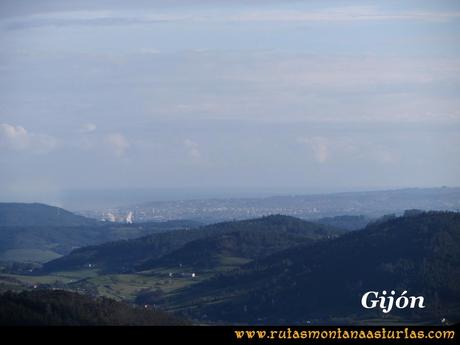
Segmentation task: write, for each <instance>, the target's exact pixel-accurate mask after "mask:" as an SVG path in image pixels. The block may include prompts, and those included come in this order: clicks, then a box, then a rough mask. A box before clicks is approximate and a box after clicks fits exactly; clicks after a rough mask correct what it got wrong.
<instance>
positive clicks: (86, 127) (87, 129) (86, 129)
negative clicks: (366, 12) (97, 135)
mask: <svg viewBox="0 0 460 345" xmlns="http://www.w3.org/2000/svg"><path fill="white" fill-rule="evenodd" d="M96 128H97V126H96V125H95V124H94V123H91V122H88V123H85V124H83V125H82V126H81V128H80V132H81V133H91V132H94V131H95V130H96Z"/></svg>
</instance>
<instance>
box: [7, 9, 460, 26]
mask: <svg viewBox="0 0 460 345" xmlns="http://www.w3.org/2000/svg"><path fill="white" fill-rule="evenodd" d="M459 18H460V12H459V11H416V10H411V11H397V12H395V11H387V10H384V9H382V8H378V7H375V6H344V7H329V8H328V7H325V8H322V9H314V10H313V9H311V8H304V9H297V10H289V9H277V10H273V9H267V8H264V7H259V8H257V9H250V8H243V9H241V10H231V11H230V10H228V8H222V9H220V8H219V7H213V8H212V7H211V8H209V9H208V10H203V9H200V10H199V11H193V10H187V11H181V10H176V11H174V12H172V11H171V10H160V9H155V12H153V11H151V10H148V9H147V10H143V11H133V10H131V11H129V10H124V11H119V10H118V11H117V10H113V11H97V10H95V11H68V12H54V13H42V14H35V15H30V16H24V17H20V18H12V19H9V20H7V21H6V25H7V27H8V28H10V29H22V28H27V27H41V26H68V25H78V26H101V25H102V26H126V25H149V24H158V23H162V22H166V23H168V22H178V21H180V22H206V23H219V22H294V23H295V22H303V23H309V22H310V23H311V22H356V21H388V20H413V21H438V22H439V21H441V22H444V21H450V20H456V19H459Z"/></svg>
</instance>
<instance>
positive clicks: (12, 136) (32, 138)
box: [0, 123, 57, 153]
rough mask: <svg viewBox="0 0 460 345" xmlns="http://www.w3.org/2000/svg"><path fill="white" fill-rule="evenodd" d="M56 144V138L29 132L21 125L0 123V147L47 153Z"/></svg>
mask: <svg viewBox="0 0 460 345" xmlns="http://www.w3.org/2000/svg"><path fill="white" fill-rule="evenodd" d="M56 145H57V140H56V139H55V138H53V137H51V136H49V135H45V134H36V133H29V132H28V131H27V130H26V129H25V128H24V127H22V126H14V125H10V124H7V123H1V124H0V148H4V149H10V150H16V151H30V152H33V153H47V152H49V151H51V150H53V149H54V148H55V147H56Z"/></svg>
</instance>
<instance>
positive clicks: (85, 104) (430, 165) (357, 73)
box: [0, 0, 460, 201]
mask: <svg viewBox="0 0 460 345" xmlns="http://www.w3.org/2000/svg"><path fill="white" fill-rule="evenodd" d="M459 95H460V1H442V0H433V1H419V0H418V1H401V0H398V1H396V0H395V1H391V0H388V1H324V0H322V1H286V0H283V1H265V0H264V1H262V0H259V1H235V0H232V1H230V0H227V1H225V0H220V1H194V0H183V1H179V0H177V1H95V0H91V1H89V0H88V1H40V0H39V1H32V0H31V1H21V0H19V1H18V0H11V1H10V0H8V1H4V0H0V200H3V201H7V200H28V201H30V200H39V201H56V200H57V199H56V198H58V195H59V193H60V192H61V191H63V190H66V189H77V190H78V189H119V188H159V187H164V188H171V187H174V188H179V189H180V188H195V189H200V188H203V189H217V190H219V189H221V190H224V189H227V190H228V189H230V190H231V189H232V188H240V189H245V188H248V189H254V188H255V189H257V188H258V189H263V188H267V187H270V188H272V189H277V190H280V191H282V190H283V189H284V188H286V190H288V189H291V190H292V189H294V190H296V189H298V190H299V191H302V192H308V191H321V190H323V191H341V190H356V189H376V188H393V187H414V186H419V187H424V186H441V185H448V186H455V185H456V186H458V185H460V97H459Z"/></svg>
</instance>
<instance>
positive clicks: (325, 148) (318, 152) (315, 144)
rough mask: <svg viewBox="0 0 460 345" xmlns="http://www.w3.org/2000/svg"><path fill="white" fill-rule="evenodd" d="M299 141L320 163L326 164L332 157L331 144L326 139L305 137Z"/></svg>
mask: <svg viewBox="0 0 460 345" xmlns="http://www.w3.org/2000/svg"><path fill="white" fill-rule="evenodd" d="M297 141H298V142H299V143H302V144H306V145H307V146H308V147H309V148H310V149H311V151H312V153H313V156H314V158H315V160H316V161H317V162H319V163H324V162H326V161H327V160H328V159H329V157H330V153H331V152H330V150H331V148H330V142H329V140H328V139H327V138H325V137H319V136H314V137H303V138H298V139H297Z"/></svg>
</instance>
